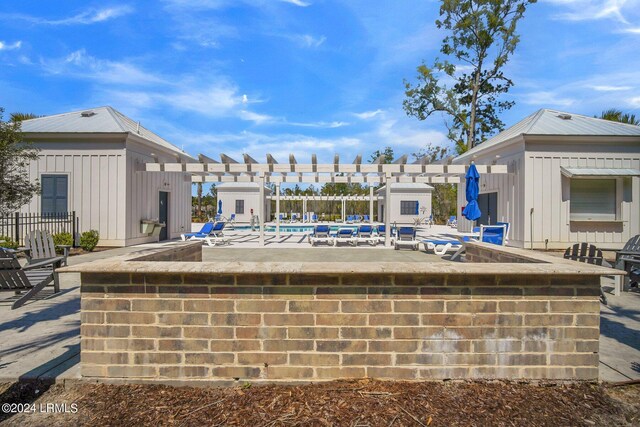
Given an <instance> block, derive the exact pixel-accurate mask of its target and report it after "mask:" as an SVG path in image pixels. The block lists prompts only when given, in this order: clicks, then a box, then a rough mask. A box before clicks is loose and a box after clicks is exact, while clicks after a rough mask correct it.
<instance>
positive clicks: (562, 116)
mask: <svg viewBox="0 0 640 427" xmlns="http://www.w3.org/2000/svg"><path fill="white" fill-rule="evenodd" d="M558 117H560V118H561V119H562V120H571V114H566V113H561V114H558Z"/></svg>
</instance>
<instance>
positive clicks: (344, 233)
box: [333, 227, 354, 246]
mask: <svg viewBox="0 0 640 427" xmlns="http://www.w3.org/2000/svg"><path fill="white" fill-rule="evenodd" d="M353 231H354V230H353V229H352V228H349V227H343V228H339V229H338V234H336V237H335V238H334V239H333V246H338V243H340V242H346V243H350V244H353V242H354V239H353Z"/></svg>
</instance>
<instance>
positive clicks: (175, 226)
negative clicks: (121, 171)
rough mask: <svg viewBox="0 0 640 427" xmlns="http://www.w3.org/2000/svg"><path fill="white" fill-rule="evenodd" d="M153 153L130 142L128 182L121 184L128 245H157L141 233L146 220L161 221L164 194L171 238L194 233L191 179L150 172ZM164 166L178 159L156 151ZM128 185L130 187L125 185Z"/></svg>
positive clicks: (153, 239)
mask: <svg viewBox="0 0 640 427" xmlns="http://www.w3.org/2000/svg"><path fill="white" fill-rule="evenodd" d="M150 151H151V150H150V149H149V148H147V147H144V146H142V145H141V144H139V143H135V142H132V141H129V142H127V171H126V181H125V179H121V180H120V181H119V182H118V184H119V185H120V186H122V187H125V188H126V194H127V211H126V217H125V220H126V229H127V241H126V245H133V244H138V243H145V242H154V241H157V240H158V238H157V237H149V236H147V235H146V234H142V233H141V232H140V222H141V221H142V220H143V219H157V218H158V216H159V206H158V198H159V192H160V191H167V192H168V193H169V215H168V217H169V218H168V227H169V238H177V237H180V234H182V233H185V232H189V231H191V175H190V174H185V173H181V172H146V171H145V170H144V164H145V163H153V162H155V160H154V158H153V157H151V155H150ZM153 152H154V153H155V154H156V155H157V156H158V161H160V162H175V157H171V156H169V155H168V154H162V153H161V152H160V151H159V150H154V151H153ZM125 182H126V184H125Z"/></svg>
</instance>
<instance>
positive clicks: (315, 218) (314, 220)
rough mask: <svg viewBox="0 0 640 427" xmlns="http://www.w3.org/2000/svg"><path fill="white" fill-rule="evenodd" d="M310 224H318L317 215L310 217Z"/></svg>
mask: <svg viewBox="0 0 640 427" xmlns="http://www.w3.org/2000/svg"><path fill="white" fill-rule="evenodd" d="M311 222H318V215H316V214H313V215H311Z"/></svg>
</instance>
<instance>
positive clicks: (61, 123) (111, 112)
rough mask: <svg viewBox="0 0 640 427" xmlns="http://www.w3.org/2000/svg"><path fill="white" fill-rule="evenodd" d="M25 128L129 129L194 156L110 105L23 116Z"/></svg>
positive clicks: (40, 130) (28, 130) (42, 130)
mask: <svg viewBox="0 0 640 427" xmlns="http://www.w3.org/2000/svg"><path fill="white" fill-rule="evenodd" d="M83 112H93V113H95V114H93V115H91V116H88V117H85V116H82V113H83ZM22 132H25V133H130V134H132V135H137V136H138V137H140V138H142V139H145V140H147V141H149V142H151V143H154V144H157V145H159V146H161V147H163V148H166V149H168V150H170V151H172V152H175V153H178V154H180V155H182V156H185V157H188V158H191V159H193V160H195V159H194V158H193V157H191V156H190V155H189V154H187V153H186V152H184V151H182V150H181V149H179V148H178V147H176V146H175V145H173V144H172V143H170V142H169V141H167V140H165V139H164V138H162V137H160V136H159V135H157V134H155V133H153V132H152V131H150V130H149V129H147V128H145V127H144V126H142V125H140V126H138V122H136V121H135V120H133V119H131V118H129V117H127V116H125V115H124V114H122V113H121V112H119V111H118V110H116V109H114V108H112V107H109V106H105V107H98V108H89V109H85V110H80V111H72V112H69V113H62V114H55V115H51V116H45V117H38V118H35V119H29V120H24V121H23V122H22Z"/></svg>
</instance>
